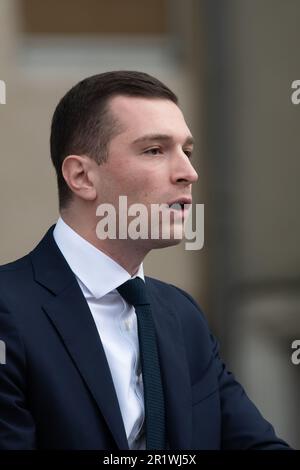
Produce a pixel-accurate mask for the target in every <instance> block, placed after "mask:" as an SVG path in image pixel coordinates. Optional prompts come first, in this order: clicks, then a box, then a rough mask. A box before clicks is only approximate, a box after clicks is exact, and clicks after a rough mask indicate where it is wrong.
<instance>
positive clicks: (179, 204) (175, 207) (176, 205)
mask: <svg viewBox="0 0 300 470" xmlns="http://www.w3.org/2000/svg"><path fill="white" fill-rule="evenodd" d="M184 206H185V204H184V203H183V202H174V203H173V204H169V209H173V210H176V211H179V210H182V211H183V210H184Z"/></svg>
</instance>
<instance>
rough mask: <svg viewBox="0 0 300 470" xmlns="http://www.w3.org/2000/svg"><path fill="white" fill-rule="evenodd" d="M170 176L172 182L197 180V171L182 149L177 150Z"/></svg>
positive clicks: (193, 181) (192, 181)
mask: <svg viewBox="0 0 300 470" xmlns="http://www.w3.org/2000/svg"><path fill="white" fill-rule="evenodd" d="M171 178H172V182H173V183H188V184H191V183H195V182H196V181H197V180H198V173H197V172H196V170H195V168H194V167H193V165H192V163H191V161H190V160H189V158H188V157H187V155H186V154H185V153H184V152H183V151H179V153H178V154H177V155H176V157H175V159H174V163H173V167H172V177H171Z"/></svg>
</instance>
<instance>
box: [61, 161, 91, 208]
mask: <svg viewBox="0 0 300 470" xmlns="http://www.w3.org/2000/svg"><path fill="white" fill-rule="evenodd" d="M95 165H97V163H96V162H95V161H94V160H93V159H92V158H90V157H88V156H87V155H68V156H67V157H66V158H65V159H64V161H63V164H62V174H63V177H64V179H65V181H66V183H67V185H68V186H69V188H70V190H71V191H72V192H73V193H74V194H76V196H78V197H80V198H81V199H84V200H86V201H94V200H95V199H96V197H97V192H96V188H95V186H94V183H93V177H92V174H93V167H94V166H95Z"/></svg>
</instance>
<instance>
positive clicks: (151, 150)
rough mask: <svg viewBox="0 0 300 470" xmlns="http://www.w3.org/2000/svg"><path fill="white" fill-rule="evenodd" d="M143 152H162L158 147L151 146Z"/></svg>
mask: <svg viewBox="0 0 300 470" xmlns="http://www.w3.org/2000/svg"><path fill="white" fill-rule="evenodd" d="M144 153H148V154H151V155H159V154H161V153H162V150H161V149H160V148H159V147H152V148H151V149H147V150H145V151H144Z"/></svg>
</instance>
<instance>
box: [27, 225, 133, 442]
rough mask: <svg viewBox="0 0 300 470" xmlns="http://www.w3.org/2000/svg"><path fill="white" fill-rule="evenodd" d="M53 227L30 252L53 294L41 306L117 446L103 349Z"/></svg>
mask: <svg viewBox="0 0 300 470" xmlns="http://www.w3.org/2000/svg"><path fill="white" fill-rule="evenodd" d="M52 230H53V227H52V228H51V229H50V230H49V232H48V233H47V235H46V236H45V238H44V239H43V240H42V242H41V243H40V244H39V245H38V247H37V248H36V249H35V250H34V251H33V252H32V253H31V259H32V263H33V267H34V272H35V278H36V281H37V282H39V283H40V284H42V285H43V286H44V287H46V288H47V289H48V290H50V291H52V293H53V294H55V295H54V296H52V297H51V298H50V300H48V301H47V302H46V303H45V305H44V306H43V308H44V310H45V312H46V314H47V315H48V317H49V318H50V320H51V322H52V323H53V324H54V326H55V328H56V330H57V331H58V333H59V335H60V337H61V339H62V341H63V343H64V345H65V347H66V349H67V350H68V352H69V354H70V356H71V357H72V359H73V361H74V363H75V365H76V367H77V368H78V370H79V372H80V374H81V376H82V378H83V380H84V382H85V384H86V385H87V387H88V389H89V390H90V392H91V394H92V396H93V397H94V399H95V401H96V403H97V405H98V407H99V408H100V411H101V413H102V415H103V417H104V419H105V421H106V423H107V425H108V427H109V429H110V431H111V433H112V435H113V437H114V439H115V441H116V443H117V446H118V447H119V448H121V449H128V442H127V438H126V433H125V429H124V424H123V420H122V416H121V412H120V408H119V403H118V399H117V396H116V392H115V388H114V385H113V381H112V377H111V373H110V370H109V366H108V363H107V360H106V356H105V352H104V349H103V346H102V343H101V340H100V338H99V334H98V331H97V328H96V325H95V323H94V320H93V317H92V314H91V312H90V310H89V307H88V304H87V302H86V300H85V298H84V296H83V294H82V292H81V290H80V287H79V285H78V283H77V281H76V279H75V277H74V275H73V273H72V271H71V270H70V268H69V266H68V265H67V263H66V261H65V259H64V258H63V256H62V255H61V253H60V251H59V249H58V247H57V245H56V243H55V241H54V239H53V235H52Z"/></svg>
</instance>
